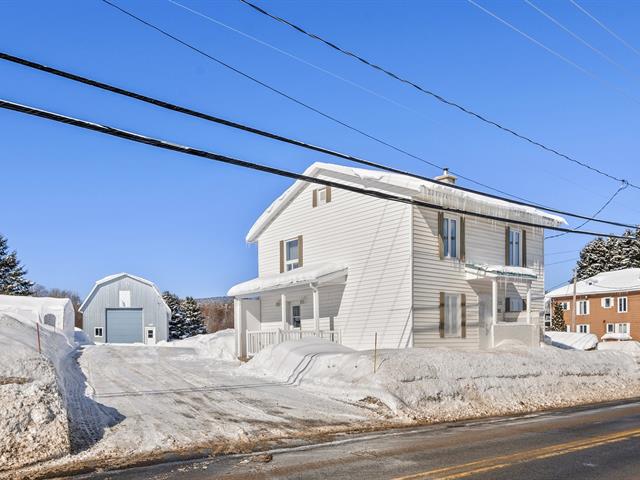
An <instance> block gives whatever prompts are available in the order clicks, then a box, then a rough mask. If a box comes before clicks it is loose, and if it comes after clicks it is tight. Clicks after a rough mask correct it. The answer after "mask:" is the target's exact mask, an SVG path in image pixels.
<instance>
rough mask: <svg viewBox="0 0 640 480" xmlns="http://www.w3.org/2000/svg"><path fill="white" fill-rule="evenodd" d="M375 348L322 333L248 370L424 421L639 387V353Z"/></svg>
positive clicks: (617, 394)
mask: <svg viewBox="0 0 640 480" xmlns="http://www.w3.org/2000/svg"><path fill="white" fill-rule="evenodd" d="M373 360H374V355H373V352H371V351H363V352H356V351H350V350H349V349H346V348H345V347H341V346H338V345H334V344H331V343H329V342H327V341H323V340H318V339H307V340H302V341H299V342H287V343H283V344H280V345H276V346H274V347H269V348H267V349H265V350H263V351H261V352H260V353H258V355H256V356H255V357H254V358H253V359H252V360H251V361H250V362H248V363H247V364H246V365H243V366H242V367H241V370H243V371H244V372H245V373H250V374H253V375H257V376H264V377H272V378H276V379H278V380H280V381H281V382H285V383H291V384H297V385H300V386H302V387H306V388H308V389H312V390H314V391H316V392H322V393H324V394H325V395H327V396H329V397H332V398H339V399H342V400H344V401H348V402H358V403H359V404H361V405H362V404H365V403H369V404H370V405H371V406H372V408H375V406H378V407H379V410H380V412H382V411H383V410H384V407H385V406H386V407H387V408H388V409H389V410H391V411H392V412H393V413H394V414H396V415H398V416H399V417H401V418H407V419H413V420H420V421H449V420H455V419H463V418H471V417H480V416H490V415H503V414H513V413H522V412H527V411H535V410H541V409H544V408H554V407H562V406H570V405H575V404H581V403H590V402H599V401H605V400H612V399H618V398H625V397H632V396H636V395H639V394H640V375H639V370H638V367H637V365H636V363H635V362H634V360H633V359H632V358H631V357H629V356H627V355H622V354H618V353H613V352H582V351H572V350H560V349H552V348H543V349H530V350H529V349H513V350H510V351H506V350H494V351H489V352H460V351H452V350H445V349H436V348H434V349H406V350H382V351H380V352H378V356H377V366H376V373H375V374H374V373H373V367H374V366H373Z"/></svg>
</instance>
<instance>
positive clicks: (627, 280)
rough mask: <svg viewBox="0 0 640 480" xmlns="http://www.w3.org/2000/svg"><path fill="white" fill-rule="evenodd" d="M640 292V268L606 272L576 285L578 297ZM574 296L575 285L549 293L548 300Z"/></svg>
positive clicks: (571, 284)
mask: <svg viewBox="0 0 640 480" xmlns="http://www.w3.org/2000/svg"><path fill="white" fill-rule="evenodd" d="M635 290H640V268H625V269H624V270H615V271H613V272H604V273H599V274H598V275H594V276H593V277H589V278H587V279H586V280H580V281H579V282H577V283H576V294H577V295H590V294H601V293H612V294H613V293H615V292H632V291H635ZM572 295H573V283H570V284H568V285H565V286H564V287H560V288H556V289H555V290H552V291H550V292H549V293H547V295H546V296H547V297H548V298H554V297H567V296H572Z"/></svg>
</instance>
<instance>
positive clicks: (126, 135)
mask: <svg viewBox="0 0 640 480" xmlns="http://www.w3.org/2000/svg"><path fill="white" fill-rule="evenodd" d="M0 108H4V109H6V110H13V111H16V112H20V113H25V114H28V115H31V116H34V117H40V118H45V119H47V120H53V121H56V122H59V123H64V124H67V125H73V126H75V127H80V128H83V129H85V130H91V131H94V132H99V133H102V134H105V135H110V136H113V137H118V138H123V139H125V140H130V141H133V142H136V143H142V144H145V145H150V146H152V147H156V148H161V149H164V150H170V151H174V152H180V153H184V154H186V155H192V156H195V157H201V158H207V159H209V160H213V161H216V162H220V163H226V164H229V165H235V166H238V167H243V168H248V169H251V170H257V171H261V172H265V173H270V174H273V175H278V176H281V177H286V178H291V179H294V180H300V181H303V182H307V183H313V184H318V185H324V186H328V187H332V188H337V189H341V190H347V191H350V192H354V193H359V194H363V195H367V196H370V197H374V198H378V199H383V200H389V201H394V202H399V203H405V204H408V205H415V206H418V207H424V208H429V209H432V210H438V211H444V212H451V213H457V214H459V215H467V216H469V217H477V218H483V219H485V220H494V221H498V222H506V223H510V224H514V225H523V226H527V227H533V228H541V229H549V230H556V231H560V232H568V233H576V234H580V235H590V236H600V237H609V238H626V237H622V236H620V235H614V234H605V233H601V232H591V231H586V230H580V231H573V230H571V229H568V228H564V227H558V226H547V225H543V224H540V223H535V222H528V221H526V220H515V219H509V218H505V217H500V216H497V215H489V214H485V213H480V212H471V211H468V210H464V209H460V208H455V207H446V206H443V205H437V204H433V203H429V202H425V201H423V200H417V199H415V198H412V197H409V198H407V197H401V196H398V195H393V194H389V193H385V192H381V191H377V190H367V189H365V188H360V187H354V186H353V185H348V184H343V183H340V182H335V181H332V180H325V179H323V178H316V177H311V176H308V175H304V174H299V173H295V172H291V171H289V170H283V169H280V168H275V167H270V166H268V165H262V164H259V163H254V162H249V161H246V160H240V159H237V158H233V157H228V156H225V155H220V154H217V153H213V152H209V151H206V150H200V149H197V148H192V147H189V146H185V145H180V144H177V143H173V142H169V141H167V140H161V139H157V138H153V137H149V136H146V135H141V134H137V133H132V132H127V131H125V130H121V129H118V128H115V127H111V126H108V125H101V124H99V123H95V122H89V121H86V120H81V119H78V118H74V117H69V116H66V115H60V114H58V113H55V112H50V111H47V110H42V109H39V108H35V107H31V106H28V105H22V104H19V103H15V102H11V101H8V100H1V99H0Z"/></svg>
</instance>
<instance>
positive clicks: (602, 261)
mask: <svg viewBox="0 0 640 480" xmlns="http://www.w3.org/2000/svg"><path fill="white" fill-rule="evenodd" d="M637 235H638V231H635V232H634V231H633V230H627V231H625V232H624V234H623V236H624V238H608V239H607V240H604V239H603V238H601V237H598V238H596V239H594V240H592V241H591V242H589V243H587V244H586V245H585V246H584V248H583V249H582V251H581V252H580V258H579V259H578V263H577V265H576V267H577V276H578V280H584V279H586V278H589V277H593V276H594V275H597V274H599V273H603V272H612V271H614V270H621V269H624V268H640V239H639V238H638V236H637Z"/></svg>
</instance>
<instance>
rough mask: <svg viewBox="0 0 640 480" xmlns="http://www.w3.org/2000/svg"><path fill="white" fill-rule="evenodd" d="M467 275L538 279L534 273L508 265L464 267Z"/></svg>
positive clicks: (473, 265) (470, 265) (472, 265)
mask: <svg viewBox="0 0 640 480" xmlns="http://www.w3.org/2000/svg"><path fill="white" fill-rule="evenodd" d="M465 270H466V271H467V273H472V274H477V275H481V276H487V277H516V278H523V279H527V280H529V279H532V280H535V279H536V278H538V275H536V272H534V271H533V270H531V269H530V268H526V267H512V266H509V265H485V264H482V265H475V264H469V263H468V264H467V265H465Z"/></svg>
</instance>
